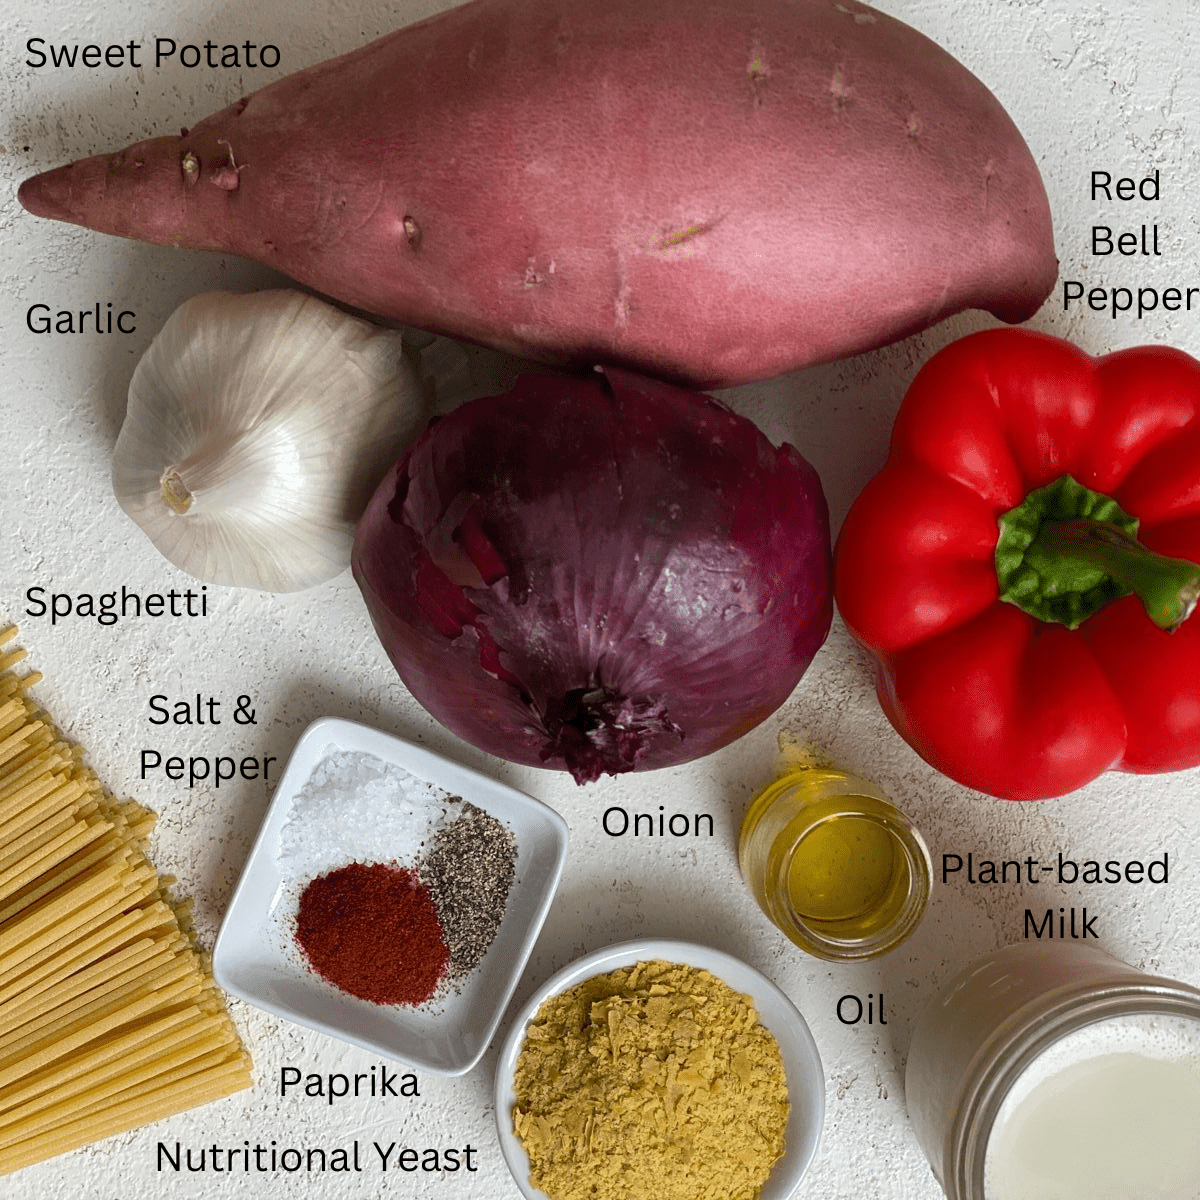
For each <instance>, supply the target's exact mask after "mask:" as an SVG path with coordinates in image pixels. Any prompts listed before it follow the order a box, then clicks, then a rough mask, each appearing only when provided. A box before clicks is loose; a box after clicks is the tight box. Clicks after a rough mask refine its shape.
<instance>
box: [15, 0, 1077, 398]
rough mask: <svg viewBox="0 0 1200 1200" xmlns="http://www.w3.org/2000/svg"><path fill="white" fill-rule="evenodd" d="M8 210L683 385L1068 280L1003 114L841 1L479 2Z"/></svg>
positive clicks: (59, 179)
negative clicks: (219, 256) (259, 267)
mask: <svg viewBox="0 0 1200 1200" xmlns="http://www.w3.org/2000/svg"><path fill="white" fill-rule="evenodd" d="M20 199H21V202H22V204H24V205H25V207H26V208H27V209H29V210H30V211H31V212H34V213H36V214H38V215H40V216H47V217H53V218H57V219H59V220H66V221H71V222H74V223H76V224H81V225H85V226H88V227H91V228H94V229H97V230H101V231H103V232H107V233H114V234H119V235H122V236H126V237H133V238H138V239H140V240H143V241H150V242H156V243H162V244H169V245H176V246H182V247H187V248H192V249H207V250H218V251H224V252H231V253H235V254H239V255H243V256H245V257H248V258H251V259H255V260H257V261H260V262H262V263H265V264H267V265H269V266H271V267H274V268H276V269H277V270H280V271H282V272H284V273H285V274H288V275H290V276H292V277H293V278H295V279H297V280H299V281H300V282H302V283H304V284H306V285H308V286H310V287H312V288H314V289H316V290H318V291H321V292H324V293H326V294H327V295H330V296H332V297H335V298H336V299H338V300H341V301H344V302H346V303H348V304H352V305H355V306H358V307H360V308H363V309H365V310H367V311H370V312H374V313H378V314H380V315H382V316H385V317H389V318H393V319H395V320H399V321H402V322H405V323H408V324H412V325H416V326H420V327H422V328H426V329H430V330H432V331H435V332H438V333H443V334H448V335H451V336H456V337H462V338H467V339H472V340H475V341H479V342H482V343H485V344H488V345H492V346H495V347H498V348H500V349H504V350H508V351H511V352H514V353H518V354H521V355H525V356H529V357H533V358H541V359H544V360H547V361H553V362H560V363H566V362H574V363H589V362H595V361H604V362H610V363H615V364H619V365H623V366H626V367H630V368H633V369H636V370H639V371H642V372H644V373H647V374H653V375H659V376H662V377H666V378H670V379H674V380H677V381H680V382H684V383H688V384H691V385H694V386H700V387H715V386H728V385H734V384H739V383H744V382H747V381H749V380H752V379H757V378H764V377H767V376H771V375H776V374H779V373H782V372H784V371H787V370H791V369H794V368H797V367H801V366H806V365H809V364H812V363H816V362H822V361H828V360H832V359H835V358H841V357H845V356H847V355H850V354H854V353H858V352H860V351H863V350H867V349H870V348H872V347H875V346H879V345H883V344H885V343H887V342H889V341H893V340H895V339H897V338H899V337H903V336H905V335H907V334H909V333H912V332H915V331H916V330H918V329H921V328H924V327H926V326H928V325H930V324H933V323H934V322H936V321H938V320H941V319H943V318H944V317H946V316H949V315H951V314H952V313H955V312H959V311H961V310H963V309H966V308H985V309H988V310H989V311H991V312H992V313H994V314H995V315H996V316H998V317H1000V318H1001V319H1003V320H1006V321H1019V320H1024V319H1025V318H1027V317H1029V316H1031V315H1032V314H1033V313H1034V312H1035V311H1036V310H1037V308H1038V307H1039V306H1040V304H1041V302H1042V301H1043V300H1044V299H1045V297H1046V295H1047V294H1048V292H1049V290H1050V288H1051V287H1052V286H1053V282H1054V278H1055V274H1056V271H1057V263H1056V260H1055V255H1054V246H1053V237H1052V232H1051V224H1050V212H1049V206H1048V203H1047V200H1046V196H1045V192H1044V189H1043V187H1042V182H1041V178H1040V176H1039V174H1038V170H1037V167H1036V165H1035V163H1034V161H1033V158H1032V156H1031V155H1030V153H1029V150H1028V148H1027V147H1026V145H1025V143H1024V141H1023V139H1022V138H1021V135H1020V133H1019V132H1018V131H1017V129H1016V127H1015V126H1014V125H1013V123H1012V121H1011V120H1010V119H1009V118H1008V116H1007V114H1006V113H1005V112H1004V110H1003V109H1002V108H1001V106H1000V104H999V103H998V102H997V101H996V99H995V98H994V97H993V96H992V95H991V93H989V92H988V91H987V89H986V88H985V87H984V86H983V85H982V84H981V83H980V82H979V81H978V80H977V79H975V77H974V76H973V75H971V74H970V73H969V72H968V71H967V70H966V69H965V68H964V67H962V66H961V65H960V64H959V63H957V62H956V61H955V60H954V59H953V58H951V57H950V56H949V55H948V54H946V53H945V52H944V51H943V50H941V49H940V48H939V47H937V46H936V45H935V44H934V43H933V42H931V41H929V40H928V39H926V38H925V37H923V36H922V35H921V34H919V33H917V32H916V31H914V30H912V29H910V28H909V27H908V26H905V25H903V24H901V23H900V22H898V21H895V20H893V19H891V18H889V17H887V16H885V15H883V14H881V13H878V12H875V11H874V10H871V9H869V8H867V7H866V6H864V5H861V4H858V3H855V0H655V3H654V4H646V3H644V0H587V2H586V3H584V2H580V0H473V2H472V3H469V4H467V5H464V6H463V7H460V8H456V9H451V10H449V11H447V12H444V13H441V14H439V15H437V16H435V17H432V18H429V19H428V20H425V21H423V22H420V23H418V24H416V25H412V26H409V27H407V28H404V29H401V30H399V31H397V32H396V33H394V34H391V35H389V36H387V37H385V38H382V39H380V40H379V41H376V42H374V43H372V44H370V45H368V46H365V47H363V48H362V49H360V50H357V51H354V52H352V53H350V54H348V55H344V56H343V57H341V58H338V59H333V60H331V61H329V62H326V63H322V64H319V65H318V66H315V67H312V68H310V69H309V70H306V71H302V72H299V73H298V74H296V75H292V76H289V77H288V78H286V79H283V80H280V81H279V82H277V83H274V84H272V85H270V86H268V87H266V88H264V89H262V90H261V91H259V92H256V93H254V94H252V95H251V96H249V97H247V98H245V99H243V100H241V101H239V102H238V103H237V104H234V105H232V106H231V107H229V108H227V109H225V110H224V111H222V112H220V113H217V114H215V115H214V116H212V117H209V118H208V119H207V120H205V121H202V122H201V123H200V124H198V125H196V126H195V127H194V128H193V129H191V130H190V131H189V132H187V133H186V134H185V135H184V136H182V137H168V138H158V139H153V140H151V141H147V142H141V143H139V144H137V145H134V146H131V147H130V148H128V149H127V150H124V151H122V152H120V153H118V154H115V155H102V156H97V157H95V158H91V159H84V160H82V161H80V162H78V163H75V164H72V165H70V166H67V167H61V168H58V169H57V170H54V171H49V172H46V173H44V174H42V175H39V176H35V177H34V178H32V179H30V180H27V181H26V182H25V184H23V185H22V188H21V192H20Z"/></svg>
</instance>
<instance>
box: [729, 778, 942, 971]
mask: <svg viewBox="0 0 1200 1200" xmlns="http://www.w3.org/2000/svg"><path fill="white" fill-rule="evenodd" d="M738 858H739V861H740V863H741V868H742V874H743V875H744V876H745V878H746V882H747V883H748V884H749V885H750V890H751V891H752V892H753V893H754V896H755V899H757V900H758V903H759V906H760V907H761V908H762V910H763V911H764V912H765V913H766V914H767V916H769V917H770V918H771V920H772V921H774V922H775V924H776V925H778V926H779V928H780V929H782V930H783V932H784V933H785V934H787V936H788V937H789V938H791V940H792V941H793V942H795V943H796V945H797V946H800V947H801V948H802V949H804V950H807V951H808V952H809V953H810V954H815V955H817V956H818V957H820V958H826V959H844V960H853V959H863V958H873V957H875V956H876V955H878V954H883V953H885V952H886V951H887V950H890V949H892V947H893V946H895V945H897V944H898V943H899V942H900V941H901V940H903V939H904V938H905V937H907V936H908V934H909V933H911V932H912V930H913V929H914V928H915V927H916V925H917V923H918V922H919V921H920V919H921V916H922V915H923V913H924V911H925V906H926V904H927V903H928V900H929V888H930V861H929V851H928V849H927V848H926V846H925V842H924V840H923V839H922V838H921V835H920V833H918V832H917V830H916V829H915V828H914V827H913V825H912V823H911V822H910V821H909V820H908V818H907V817H905V815H904V814H903V813H902V812H900V810H899V809H897V808H896V807H895V805H893V804H892V803H891V801H890V800H889V799H888V798H887V796H885V795H884V794H883V792H881V791H880V790H879V789H878V788H877V787H876V786H875V785H874V784H872V783H868V782H867V781H866V780H864V779H859V778H858V777H857V776H854V775H851V774H849V773H848V772H846V771H840V770H837V769H836V768H833V767H818V766H807V765H805V766H800V767H796V768H794V769H792V770H790V771H788V772H786V773H785V774H784V775H783V776H781V777H780V778H779V779H777V780H775V782H774V783H772V784H771V785H770V786H769V787H767V788H766V789H765V790H764V791H763V792H762V793H761V794H760V795H759V796H757V797H756V798H755V800H754V801H753V802H752V803H751V805H750V809H749V811H748V812H747V813H746V818H745V820H744V821H743V822H742V831H741V837H740V839H739V844H738Z"/></svg>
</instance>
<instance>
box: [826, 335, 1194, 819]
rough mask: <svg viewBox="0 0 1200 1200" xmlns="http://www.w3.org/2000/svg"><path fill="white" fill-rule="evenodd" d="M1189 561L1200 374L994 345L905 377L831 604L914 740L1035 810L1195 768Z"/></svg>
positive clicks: (1130, 354)
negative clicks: (1104, 778) (872, 658)
mask: <svg viewBox="0 0 1200 1200" xmlns="http://www.w3.org/2000/svg"><path fill="white" fill-rule="evenodd" d="M1197 562H1200V363H1197V362H1196V361H1195V360H1194V359H1192V358H1190V357H1189V356H1188V355H1186V354H1184V353H1182V352H1181V351H1178V350H1172V349H1169V348H1166V347H1140V348H1138V349H1133V350H1124V351H1121V352H1119V353H1116V354H1110V355H1108V356H1106V357H1104V358H1098V359H1095V358H1091V357H1089V356H1088V355H1086V354H1084V353H1083V352H1082V351H1080V350H1078V349H1077V348H1076V347H1074V346H1072V345H1071V344H1069V343H1068V342H1064V341H1061V340H1059V339H1057V338H1052V337H1048V336H1046V335H1044V334H1039V333H1034V332H1031V331H1029V330H1021V329H996V330H989V331H986V332H984V333H979V334H974V335H972V336H970V337H966V338H963V339H962V340H960V341H958V342H955V343H953V344H951V345H950V346H948V347H946V349H944V350H943V351H941V352H940V353H939V354H938V355H936V356H935V357H934V358H933V359H931V360H930V362H929V363H928V364H927V365H926V366H925V367H924V369H923V370H922V371H921V372H920V373H919V374H918V375H917V377H916V379H915V380H914V381H913V384H912V386H911V388H910V389H909V391H908V394H907V395H906V396H905V398H904V402H903V404H902V405H901V407H900V411H899V413H898V415H897V417H896V423H895V427H894V429H893V431H892V443H891V449H890V452H889V456H888V461H887V463H886V464H885V466H884V469H883V470H882V472H880V474H879V475H877V476H876V477H875V479H873V480H872V481H871V482H870V483H869V484H868V485H867V487H866V488H865V489H864V490H863V493H862V495H861V496H859V498H858V499H857V500H856V501H855V503H854V506H853V507H852V508H851V510H850V513H849V515H848V516H847V518H846V521H845V524H844V525H843V527H842V532H841V535H840V537H839V540H838V545H837V554H836V574H835V588H836V598H837V603H838V607H839V609H840V610H841V614H842V617H843V618H844V620H845V622H846V624H847V626H848V627H849V628H850V630H851V632H852V633H853V634H854V635H855V637H857V638H858V639H859V641H861V642H862V643H863V644H864V645H865V646H867V647H868V649H870V650H871V651H872V652H873V653H874V654H875V655H876V657H877V658H878V660H879V698H880V701H881V703H882V704H883V707H884V711H885V712H886V713H887V715H888V718H889V719H890V720H891V722H892V724H893V725H895V727H896V729H897V730H898V731H899V732H900V734H901V735H902V736H903V737H904V738H905V739H906V740H907V741H908V742H909V744H910V745H911V746H912V747H913V748H914V749H915V750H916V751H917V752H918V753H919V754H920V755H921V756H922V757H923V758H925V759H926V760H927V761H928V762H929V763H931V764H932V765H933V766H934V767H936V768H937V769H938V770H940V771H942V772H944V773H945V774H946V775H949V776H950V777H951V778H952V779H955V780H957V781H958V782H959V783H962V784H965V785H966V786H968V787H972V788H977V789H978V790H980V791H983V792H987V793H990V794H991V795H994V796H1001V797H1004V798H1006V799H1011V800H1034V799H1041V798H1044V797H1047V796H1059V795H1062V794H1063V793H1065V792H1069V791H1071V790H1072V789H1074V788H1077V787H1080V786H1082V785H1083V784H1085V783H1087V782H1088V781H1089V780H1091V779H1094V778H1095V777H1096V776H1097V775H1099V774H1100V773H1101V772H1103V771H1106V770H1109V769H1116V770H1122V771H1136V772H1158V771H1174V770H1179V769H1181V768H1184V767H1191V766H1195V765H1197V764H1198V763H1200V616H1197V618H1196V619H1195V620H1187V617H1188V615H1189V614H1190V612H1191V610H1192V608H1193V607H1194V606H1195V603H1196V594H1197V589H1198V588H1200V568H1198V567H1197V566H1196V565H1195V564H1196V563H1197ZM1168 630H1173V632H1168Z"/></svg>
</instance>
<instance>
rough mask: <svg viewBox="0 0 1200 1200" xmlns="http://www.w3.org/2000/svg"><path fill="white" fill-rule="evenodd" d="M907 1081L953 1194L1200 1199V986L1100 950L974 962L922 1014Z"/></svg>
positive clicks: (1024, 951) (920, 1131) (1040, 950)
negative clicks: (1148, 970)
mask: <svg viewBox="0 0 1200 1200" xmlns="http://www.w3.org/2000/svg"><path fill="white" fill-rule="evenodd" d="M904 1087H905V1095H906V1099H907V1102H908V1112H909V1116H910V1118H911V1120H912V1123H913V1126H914V1128H915V1130H916V1134H917V1140H918V1141H919V1142H920V1143H921V1148H922V1149H923V1150H924V1151H925V1155H926V1157H927V1158H928V1159H929V1161H930V1163H931V1164H932V1166H933V1172H934V1174H935V1175H936V1176H937V1178H938V1180H939V1182H940V1183H941V1185H942V1187H943V1189H944V1190H945V1192H946V1195H947V1197H949V1200H1196V1198H1197V1197H1198V1196H1200V1136H1197V1131H1198V1130H1200V989H1197V988H1194V987H1191V986H1189V985H1188V984H1184V983H1175V982H1173V981H1171V980H1168V979H1159V978H1156V977H1155V976H1151V975H1146V974H1144V973H1143V972H1141V971H1138V970H1135V969H1134V968H1133V967H1130V966H1127V965H1126V964H1125V963H1123V962H1120V961H1119V960H1118V959H1115V958H1113V957H1112V956H1111V955H1109V954H1107V953H1105V952H1104V951H1103V950H1100V949H1099V948H1096V947H1091V946H1085V945H1082V944H1080V943H1074V942H1058V941H1056V942H1051V943H1044V944H1043V943H1038V944H1036V945H1030V944H1027V943H1022V944H1019V945H1015V946H1008V947H1006V948H1005V949H1003V950H998V951H997V952H996V953H994V954H991V955H989V956H988V957H987V958H984V959H982V960H980V961H979V962H976V963H974V964H973V965H972V966H971V967H969V968H968V969H967V970H966V971H964V972H963V973H962V974H961V975H959V976H958V978H957V979H955V980H954V981H953V982H952V983H951V984H950V986H949V987H948V988H947V989H946V990H945V991H944V992H943V993H942V995H941V996H940V997H939V998H938V999H937V1000H936V1001H935V1002H934V1004H933V1005H932V1006H931V1007H930V1008H929V1009H928V1010H927V1011H926V1012H925V1013H924V1014H923V1015H922V1017H921V1018H920V1020H919V1021H918V1022H917V1024H916V1027H915V1028H914V1030H913V1036H912V1042H911V1045H910V1047H909V1052H908V1066H907V1069H906V1074H905V1082H904Z"/></svg>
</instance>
